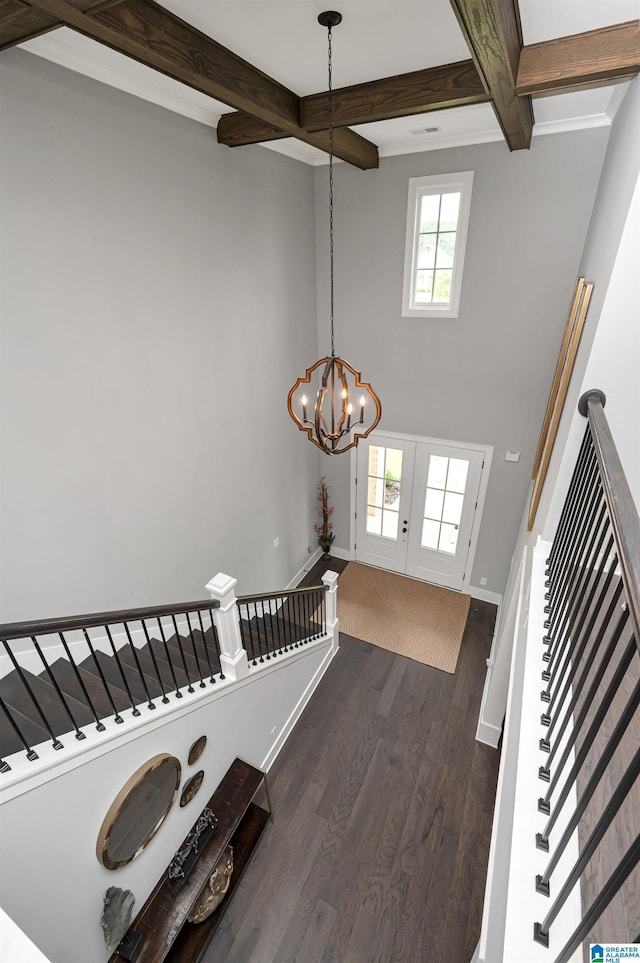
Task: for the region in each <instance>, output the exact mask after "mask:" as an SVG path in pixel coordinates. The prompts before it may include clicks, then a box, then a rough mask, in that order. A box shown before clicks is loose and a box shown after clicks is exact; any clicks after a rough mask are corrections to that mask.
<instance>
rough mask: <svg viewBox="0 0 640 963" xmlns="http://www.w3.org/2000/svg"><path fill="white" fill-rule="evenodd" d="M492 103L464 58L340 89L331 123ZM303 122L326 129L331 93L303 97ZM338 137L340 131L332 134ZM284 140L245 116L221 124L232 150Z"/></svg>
mask: <svg viewBox="0 0 640 963" xmlns="http://www.w3.org/2000/svg"><path fill="white" fill-rule="evenodd" d="M488 100H489V96H488V94H487V93H486V92H485V89H484V87H483V85H482V82H481V80H480V78H479V77H478V72H477V70H476V68H475V67H474V65H473V61H472V60H464V61H461V62H460V63H455V64H447V65H445V66H441V67H429V68H428V69H426V70H415V71H412V72H411V73H407V74H398V75H397V76H395V77H385V78H384V79H383V80H373V81H370V82H369V83H364V84H355V85H353V86H352V87H339V88H337V89H336V90H334V91H333V123H334V126H335V128H340V127H351V126H353V125H354V124H368V123H372V122H374V121H378V120H389V119H390V118H393V117H409V116H411V115H412V114H425V113H428V112H429V111H432V110H443V109H444V108H446V107H462V106H467V105H469V104H485V103H487V101H488ZM300 118H301V126H302V127H303V128H304V129H305V130H308V131H321V130H327V128H328V126H329V94H328V92H327V91H323V92H322V93H319V94H311V95H310V96H308V97H301V98H300ZM337 135H338V130H337V129H336V130H335V132H334V136H337ZM285 136H286V134H284V132H283V131H281V130H278V128H277V127H272V126H269V125H268V124H261V123H260V122H259V121H257V120H256V119H255V117H251V116H249V115H248V114H245V113H235V114H224V115H223V116H222V117H221V119H220V123H219V124H218V140H219V141H220V143H221V144H227V145H228V146H229V147H239V146H240V145H242V144H259V143H262V142H264V141H269V140H277V139H279V138H282V137H285Z"/></svg>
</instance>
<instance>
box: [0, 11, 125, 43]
mask: <svg viewBox="0 0 640 963" xmlns="http://www.w3.org/2000/svg"><path fill="white" fill-rule="evenodd" d="M121 2H122V0H69V4H70V5H71V6H72V7H75V8H76V9H77V10H80V11H81V12H83V13H88V12H89V11H91V10H96V9H97V8H99V7H105V6H108V5H110V4H113V3H121ZM60 26H62V24H61V23H60V20H59V18H58V17H53V16H51V14H48V13H45V12H44V11H42V10H37V9H36V8H35V7H29V6H27V5H26V3H23V2H22V0H0V50H4V49H5V48H6V47H15V45H16V44H19V43H24V42H25V40H33V38H34V37H40V36H41V35H42V34H43V33H49V31H51V30H56V29H57V28H58V27H60Z"/></svg>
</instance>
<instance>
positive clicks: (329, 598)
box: [322, 571, 340, 652]
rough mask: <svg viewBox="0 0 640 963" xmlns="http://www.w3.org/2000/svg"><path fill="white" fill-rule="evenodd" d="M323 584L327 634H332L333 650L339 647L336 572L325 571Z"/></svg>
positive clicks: (335, 650)
mask: <svg viewBox="0 0 640 963" xmlns="http://www.w3.org/2000/svg"><path fill="white" fill-rule="evenodd" d="M322 583H323V585H326V586H328V589H329V591H328V592H326V593H325V596H326V599H325V611H326V613H327V635H333V651H334V652H337V651H338V648H339V647H340V638H339V636H340V631H339V630H340V621H339V619H338V573H337V572H331V571H327V572H325V573H324V575H323V576H322Z"/></svg>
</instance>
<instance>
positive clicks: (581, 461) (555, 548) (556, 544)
mask: <svg viewBox="0 0 640 963" xmlns="http://www.w3.org/2000/svg"><path fill="white" fill-rule="evenodd" d="M591 447H592V446H591V436H590V434H589V432H588V431H585V433H584V435H583V436H582V442H581V444H580V451H579V452H578V458H577V460H576V466H575V468H574V470H573V475H572V476H571V482H570V483H569V490H568V492H567V496H566V498H565V501H564V505H563V506H562V512H561V513H560V520H559V522H558V528H557V531H556V535H555V538H554V540H553V545H552V546H551V551H550V552H549V558H548V559H547V568H548V569H550V568H551V567H552V566H553V565H554V563H555V560H556V558H557V556H558V552H559V551H560V546H561V544H562V542H563V540H564V538H565V536H566V532H567V529H568V527H569V521H570V517H571V513H572V511H573V508H574V505H575V502H576V499H577V491H578V487H579V484H580V480H581V479H582V477H583V473H584V466H585V462H586V459H587V458H588V456H589V451H590V449H591Z"/></svg>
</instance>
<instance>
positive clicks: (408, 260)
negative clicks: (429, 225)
mask: <svg viewBox="0 0 640 963" xmlns="http://www.w3.org/2000/svg"><path fill="white" fill-rule="evenodd" d="M472 186H473V171H461V172H459V173H455V174H435V175H431V176H429V177H412V178H410V180H409V200H408V204H407V237H406V243H405V253H404V283H403V289H402V317H403V318H457V317H458V308H459V305H460V294H461V291H462V271H463V268H464V253H465V248H466V246H467V228H468V225H469V210H470V208H471V188H472ZM451 190H459V191H460V212H459V215H458V227H457V237H456V248H455V254H454V259H453V273H452V277H451V301H450V302H449V303H448V304H442V303H439V304H424V303H420V304H416V303H415V302H414V284H413V279H414V277H415V272H416V261H417V256H418V240H419V226H420V225H419V221H418V218H419V213H420V201H421V199H422V197H424V195H425V194H442V193H446V192H447V191H451Z"/></svg>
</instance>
